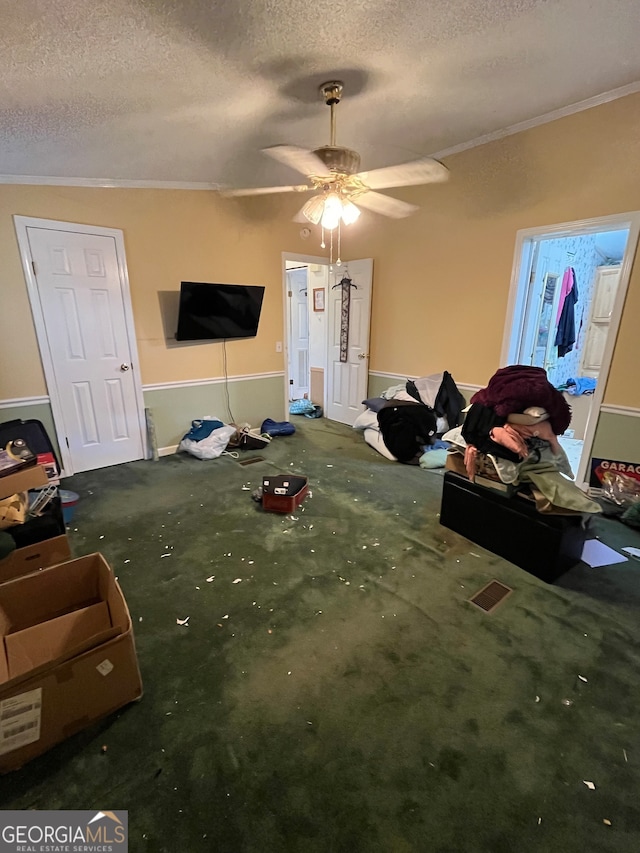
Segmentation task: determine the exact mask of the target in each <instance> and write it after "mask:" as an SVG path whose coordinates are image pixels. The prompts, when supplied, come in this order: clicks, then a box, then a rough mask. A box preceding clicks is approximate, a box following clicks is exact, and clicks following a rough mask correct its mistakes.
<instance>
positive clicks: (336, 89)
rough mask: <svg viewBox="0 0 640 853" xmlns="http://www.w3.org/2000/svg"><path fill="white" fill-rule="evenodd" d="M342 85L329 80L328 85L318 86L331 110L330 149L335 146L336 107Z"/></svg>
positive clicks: (339, 82) (340, 95)
mask: <svg viewBox="0 0 640 853" xmlns="http://www.w3.org/2000/svg"><path fill="white" fill-rule="evenodd" d="M342 88H343V84H342V83H341V81H340V80H330V81H329V82H328V83H323V84H322V86H320V93H321V94H322V97H323V98H324V102H325V104H326V105H327V106H328V107H330V108H331V142H330V143H329V145H331V146H332V147H334V146H335V144H336V106H337V105H338V104H339V103H340V99H341V98H342Z"/></svg>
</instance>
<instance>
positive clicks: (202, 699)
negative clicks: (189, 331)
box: [0, 418, 640, 853]
mask: <svg viewBox="0 0 640 853" xmlns="http://www.w3.org/2000/svg"><path fill="white" fill-rule="evenodd" d="M296 426H297V427H298V432H297V433H296V435H294V436H291V437H288V438H276V439H274V440H273V441H272V443H271V444H270V445H269V447H268V448H267V449H266V450H265V454H264V455H265V457H266V461H265V462H261V463H257V464H255V465H250V466H247V467H245V468H243V467H242V466H240V465H238V464H237V463H236V462H234V461H233V460H231V459H229V458H221V459H218V460H214V461H212V462H200V461H199V460H196V459H192V458H190V457H186V456H182V455H179V456H173V457H167V458H165V459H162V460H161V461H159V462H157V463H152V462H138V463H132V464H130V465H125V466H119V467H115V468H111V469H105V470H102V471H98V472H90V473H86V474H81V475H78V476H76V477H74V478H71V479H70V480H69V481H67V482H66V483H65V486H67V487H69V488H72V489H73V490H74V491H76V492H78V494H79V495H80V503H79V504H78V508H77V511H76V516H75V518H74V521H73V524H72V526H71V529H70V537H71V541H72V547H73V551H74V553H75V554H76V555H81V554H85V553H90V552H92V551H96V550H99V551H101V552H102V553H104V554H105V556H106V557H107V559H108V560H109V562H110V563H111V565H112V566H113V568H114V570H115V573H116V575H118V577H119V579H120V582H121V584H122V587H123V589H124V592H125V595H126V597H127V601H128V602H129V606H130V609H131V614H132V618H133V622H134V627H135V630H136V638H137V646H138V654H139V658H140V665H141V669H142V674H143V679H144V685H145V694H144V697H143V699H142V700H141V701H140V702H139V703H136V704H134V705H132V706H130V707H129V708H127V709H125V710H123V711H122V712H121V713H120V714H118V715H116V716H115V717H114V718H111V719H109V720H107V721H104V722H102V723H100V724H99V725H97V726H94V727H93V728H92V729H90V730H88V731H86V732H83V733H81V734H80V735H78V736H77V737H75V738H72V739H70V740H68V741H67V742H65V743H64V744H61V745H60V746H59V747H58V748H56V749H54V750H52V751H51V752H50V753H49V754H48V755H46V756H44V757H42V758H41V759H39V760H36V761H34V762H32V763H31V764H30V765H28V766H27V767H25V768H24V769H23V770H21V771H19V772H17V773H14V774H11V775H9V776H6V777H3V778H2V779H0V796H1V800H0V802H1V804H2V806H3V807H4V808H96V809H97V808H101V809H105V808H109V809H111V808H126V809H128V810H129V823H130V827H131V842H130V849H131V850H132V851H136V853H137V851H151V853H163V851H167V853H178V851H188V853H201V851H202V853H208V851H213V853H265V851H269V853H279V851H283V853H289V851H292V853H342V851H345V853H347V852H348V853H360V851H361V852H362V853H411V851H417V852H418V853H423V851H424V853H431V851H434V853H503V851H504V853H525V851H526V853H529V851H541V853H559V851H562V853H574V851H575V853H584V851H612V853H613V851H616V853H625V851H629V853H631V851H637V850H639V849H640V805H639V804H638V797H637V791H638V789H639V787H640V786H639V783H640V773H639V764H638V761H639V758H638V748H637V744H638V743H640V737H639V736H640V722H639V720H638V714H637V709H638V707H640V686H639V685H640V680H639V679H638V671H639V666H638V665H639V664H640V639H639V636H638V613H639V611H640V583H639V580H638V578H639V575H640V563H637V562H630V563H628V564H623V565H621V566H615V567H611V568H605V569H597V570H595V569H589V568H588V567H585V566H578V567H576V569H574V570H572V571H571V572H570V573H568V574H567V575H565V576H563V578H561V579H560V581H559V582H558V583H557V584H555V585H554V586H548V585H546V584H544V583H542V582H541V581H538V580H537V579H536V578H535V577H532V576H531V575H528V574H526V573H524V572H522V571H521V570H519V569H517V568H516V567H515V566H512V565H511V564H509V563H506V562H505V561H503V560H501V559H500V558H498V557H496V556H494V555H493V554H490V553H489V552H486V551H484V550H482V549H481V548H479V547H477V546H475V545H472V544H471V543H469V542H468V541H467V540H465V539H463V538H462V537H460V536H457V535H456V534H454V533H452V532H450V531H448V530H446V529H444V528H442V527H441V526H440V525H439V523H438V512H439V503H440V493H441V486H442V475H441V472H426V471H421V470H420V469H418V468H414V467H411V466H404V465H399V464H395V463H389V462H387V461H385V460H384V459H382V457H380V456H379V455H378V454H376V453H375V452H374V451H373V450H371V449H370V448H368V447H367V445H366V444H365V443H364V442H363V440H362V437H361V435H360V434H358V433H354V432H353V431H351V430H349V429H348V428H346V427H341V426H339V425H335V424H331V423H329V422H327V421H323V420H320V421H309V420H306V419H301V418H297V419H296ZM277 471H288V472H293V473H302V474H305V475H307V476H308V477H309V480H310V486H311V489H312V492H313V496H312V497H310V498H309V499H307V501H305V503H304V504H303V505H302V506H301V507H300V508H299V509H298V510H296V511H295V512H294V514H293V517H291V516H281V515H278V514H271V513H265V512H263V510H262V509H261V507H260V506H258V505H256V504H255V503H254V502H253V501H252V500H251V492H252V491H253V490H254V489H255V488H256V487H257V486H259V485H260V484H261V481H262V476H263V475H264V474H267V473H274V472H277ZM243 487H244V488H243ZM596 527H597V532H598V533H599V534H600V535H601V536H602V538H603V539H605V540H606V541H607V542H608V543H609V544H611V545H613V546H614V547H621V546H624V545H636V546H637V545H638V544H639V540H640V536H639V535H638V534H637V533H636V532H634V531H631V530H629V529H628V528H625V527H624V526H623V525H621V524H620V523H619V522H613V521H607V520H598V521H597V522H596ZM163 555H166V556H163ZM212 576H215V579H214V580H211V581H208V580H207V579H208V578H210V577H212ZM494 577H495V578H497V579H499V580H501V581H502V582H503V583H505V584H507V585H508V586H510V587H512V588H513V590H514V592H513V594H512V595H511V596H510V598H509V600H508V601H507V602H505V604H504V605H503V606H501V607H500V609H499V610H498V611H496V612H495V613H494V614H492V615H486V614H483V613H481V612H480V611H478V610H477V608H475V607H473V605H471V604H469V602H468V601H467V599H468V598H469V597H470V595H472V594H473V593H474V592H476V591H477V590H478V589H480V588H481V587H482V586H484V585H485V584H486V583H487V582H488V581H490V580H491V579H492V578H494ZM238 578H240V579H241V580H240V582H239V583H235V584H234V583H233V581H234V580H237V579H238ZM187 616H188V617H189V624H188V627H186V626H180V625H177V624H176V619H178V618H180V619H184V618H186V617H187ZM579 675H583V676H584V677H585V678H587V679H588V680H587V682H586V683H585V682H583V681H582V680H581V679H580V678H579V677H578V676H579ZM103 744H104V745H107V747H108V749H107V751H106V752H105V753H103V752H102V751H101V747H102V745H103ZM624 751H626V754H627V760H626V761H625V757H624V755H625V752H624ZM583 780H591V781H593V782H594V783H595V784H596V790H595V791H589V790H588V789H587V787H586V786H585V785H584V784H583ZM604 819H607V820H610V821H611V822H612V826H611V827H608V826H606V825H605V824H604V823H603V820H604Z"/></svg>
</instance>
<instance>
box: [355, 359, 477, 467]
mask: <svg viewBox="0 0 640 853" xmlns="http://www.w3.org/2000/svg"><path fill="white" fill-rule="evenodd" d="M465 402H466V401H465V399H464V397H463V396H462V394H461V393H460V391H459V390H458V387H457V385H456V383H455V382H454V380H453V377H452V376H451V374H450V373H448V372H447V371H446V370H445V371H444V372H443V373H432V374H431V375H430V376H423V377H421V378H420V379H407V380H406V382H402V383H400V384H398V385H393V386H392V387H391V388H388V389H387V390H386V391H383V393H382V395H381V396H380V397H373V398H370V399H368V400H363V401H362V403H363V405H364V406H365V407H366V408H365V411H364V412H362V413H361V414H360V415H358V417H357V418H356V420H355V422H354V424H353V428H354V429H361V430H363V433H364V439H365V441H366V442H367V444H369V445H370V446H371V447H373V448H374V449H375V450H377V451H378V452H379V453H381V454H382V455H383V456H385V457H386V458H387V459H391V460H393V461H398V462H404V463H406V464H410V465H418V464H419V465H421V466H422V467H423V468H432V467H444V464H445V455H446V450H445V448H446V447H447V445H444V444H443V443H442V442H441V441H439V438H440V437H441V436H442V434H443V433H444V432H446V431H447V430H448V429H450V428H451V427H454V426H456V425H457V424H459V423H460V422H461V420H462V408H463V406H464V405H465ZM438 454H439V455H438Z"/></svg>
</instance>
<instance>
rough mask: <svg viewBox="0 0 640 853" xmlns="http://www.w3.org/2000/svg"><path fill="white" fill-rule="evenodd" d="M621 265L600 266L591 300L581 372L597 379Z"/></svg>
mask: <svg viewBox="0 0 640 853" xmlns="http://www.w3.org/2000/svg"><path fill="white" fill-rule="evenodd" d="M620 270H621V268H620V267H619V266H610V267H598V269H597V270H596V283H595V286H594V290H593V299H592V301H591V314H590V317H589V325H588V326H587V332H586V334H585V337H584V348H583V352H582V366H581V371H580V372H581V373H582V374H583V375H584V376H590V377H592V378H593V379H597V378H598V375H599V373H600V367H601V365H602V357H603V355H604V348H605V346H606V344H607V337H608V335H609V326H610V325H611V314H612V313H613V306H614V303H615V300H616V294H617V292H618V285H619V283H620Z"/></svg>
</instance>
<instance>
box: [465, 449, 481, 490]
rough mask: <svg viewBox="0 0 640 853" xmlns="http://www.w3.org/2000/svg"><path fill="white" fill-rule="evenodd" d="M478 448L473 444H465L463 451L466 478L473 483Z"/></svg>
mask: <svg viewBox="0 0 640 853" xmlns="http://www.w3.org/2000/svg"><path fill="white" fill-rule="evenodd" d="M477 455H478V448H477V447H474V446H473V444H467V446H466V447H465V450H464V467H465V468H466V469H467V477H468V478H469V479H470V480H471V482H473V481H474V480H475V478H476V456H477Z"/></svg>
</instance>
